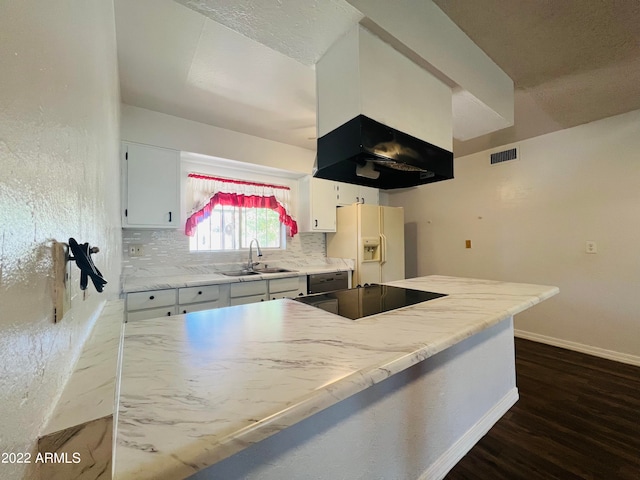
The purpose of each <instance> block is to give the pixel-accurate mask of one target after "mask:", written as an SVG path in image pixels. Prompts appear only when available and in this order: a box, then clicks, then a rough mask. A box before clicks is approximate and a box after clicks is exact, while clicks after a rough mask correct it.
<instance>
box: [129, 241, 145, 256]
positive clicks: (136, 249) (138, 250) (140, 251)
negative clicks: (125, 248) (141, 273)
mask: <svg viewBox="0 0 640 480" xmlns="http://www.w3.org/2000/svg"><path fill="white" fill-rule="evenodd" d="M143 255H144V246H143V245H142V244H140V243H132V244H131V245H129V256H130V257H142V256H143Z"/></svg>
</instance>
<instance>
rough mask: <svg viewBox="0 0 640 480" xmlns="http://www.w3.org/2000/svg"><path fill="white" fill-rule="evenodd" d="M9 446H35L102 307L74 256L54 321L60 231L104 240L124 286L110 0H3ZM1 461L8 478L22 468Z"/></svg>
mask: <svg viewBox="0 0 640 480" xmlns="http://www.w3.org/2000/svg"><path fill="white" fill-rule="evenodd" d="M0 12H1V13H0V65H2V68H0V85H2V87H1V88H0V165H1V168H0V305H2V307H1V308H0V365H1V367H0V369H1V372H2V374H1V375H0V391H1V392H2V402H1V403H0V420H1V421H0V451H2V452H25V451H30V450H31V449H32V448H33V447H34V442H35V440H36V439H37V436H38V434H39V433H40V431H41V429H42V427H43V425H44V423H45V422H46V419H47V417H48V415H49V414H50V410H51V407H52V405H53V403H55V400H56V398H57V397H58V395H59V394H60V391H61V388H62V387H63V385H64V382H65V381H66V379H67V377H68V374H69V372H70V369H71V368H72V366H73V362H74V361H75V359H76V357H77V355H78V353H79V350H80V348H81V346H82V342H83V340H84V339H85V338H86V336H87V334H88V332H89V329H90V327H91V326H92V320H93V318H94V314H95V313H96V312H98V311H99V309H100V307H101V305H102V301H103V300H104V299H105V298H106V297H107V296H108V295H109V293H106V294H97V293H96V292H95V290H94V291H93V293H92V294H90V295H89V297H88V298H87V299H86V300H85V301H83V300H82V296H81V295H79V287H78V277H79V275H78V270H77V268H76V267H75V266H74V267H73V268H74V269H75V271H74V272H73V275H74V276H73V291H74V294H75V295H76V296H75V298H74V300H73V302H72V309H71V311H70V312H69V313H68V314H67V315H66V316H65V317H64V318H63V319H62V321H61V322H59V323H58V324H54V323H53V301H52V278H51V274H52V260H51V249H50V246H51V239H57V240H60V241H65V242H66V241H67V239H68V238H69V237H71V236H73V237H75V238H76V239H78V240H80V241H88V242H90V243H91V244H92V245H97V246H99V247H101V252H100V253H99V254H98V255H97V257H96V264H97V266H98V268H100V269H101V270H102V272H103V274H104V275H105V276H106V277H107V279H108V280H109V285H108V287H109V289H108V292H111V294H112V295H115V293H116V292H117V291H118V290H119V273H120V262H121V231H120V228H119V227H120V225H119V216H118V209H119V187H118V185H119V183H118V178H119V177H118V126H119V125H118V122H119V120H118V117H119V92H118V80H117V61H116V56H115V53H116V50H115V48H116V43H115V29H114V14H113V4H112V2H111V1H104V0H87V1H75V2H68V1H61V0H52V1H47V2H42V1H36V0H24V1H20V2H8V1H7V2H2V7H1V8H0ZM26 475H27V474H26V473H25V471H24V470H23V468H22V466H21V465H11V464H0V478H21V477H23V476H26Z"/></svg>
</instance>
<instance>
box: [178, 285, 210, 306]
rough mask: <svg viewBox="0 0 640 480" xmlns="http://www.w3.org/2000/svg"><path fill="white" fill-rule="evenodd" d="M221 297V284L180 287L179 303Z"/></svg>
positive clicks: (207, 300) (184, 303)
mask: <svg viewBox="0 0 640 480" xmlns="http://www.w3.org/2000/svg"><path fill="white" fill-rule="evenodd" d="M219 298H220V285H203V286H201V287H187V288H179V289H178V303H179V304H180V305H186V304H189V303H196V302H212V301H214V300H218V299H219Z"/></svg>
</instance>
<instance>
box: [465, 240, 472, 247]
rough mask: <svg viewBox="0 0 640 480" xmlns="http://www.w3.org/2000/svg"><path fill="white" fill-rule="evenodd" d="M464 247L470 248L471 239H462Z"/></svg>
mask: <svg viewBox="0 0 640 480" xmlns="http://www.w3.org/2000/svg"><path fill="white" fill-rule="evenodd" d="M464 248H471V240H465V241H464Z"/></svg>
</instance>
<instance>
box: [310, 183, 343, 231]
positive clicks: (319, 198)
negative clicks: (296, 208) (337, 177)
mask: <svg viewBox="0 0 640 480" xmlns="http://www.w3.org/2000/svg"><path fill="white" fill-rule="evenodd" d="M336 201H337V198H336V189H335V183H334V182H332V181H330V180H322V179H319V178H312V179H311V230H312V231H314V232H335V231H336Z"/></svg>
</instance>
